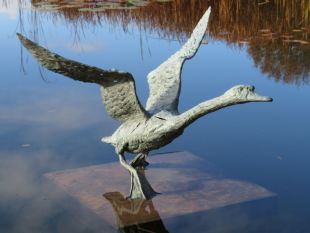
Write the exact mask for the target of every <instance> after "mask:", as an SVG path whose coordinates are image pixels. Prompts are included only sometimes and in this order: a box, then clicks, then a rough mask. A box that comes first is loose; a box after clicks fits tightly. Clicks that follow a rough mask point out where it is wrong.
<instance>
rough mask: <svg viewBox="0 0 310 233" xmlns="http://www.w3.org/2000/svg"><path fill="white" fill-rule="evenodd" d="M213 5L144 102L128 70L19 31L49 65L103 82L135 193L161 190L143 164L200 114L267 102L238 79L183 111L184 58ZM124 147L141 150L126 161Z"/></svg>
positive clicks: (158, 73) (155, 74)
mask: <svg viewBox="0 0 310 233" xmlns="http://www.w3.org/2000/svg"><path fill="white" fill-rule="evenodd" d="M210 13H211V8H209V9H208V10H207V11H206V12H205V14H204V15H203V16H202V18H201V19H200V21H199V22H198V24H197V26H196V27H195V29H194V30H193V33H192V35H191V36H190V38H189V39H188V41H187V42H186V43H185V44H184V45H183V47H182V48H181V49H180V50H179V51H177V52H176V53H175V54H173V55H172V56H171V57H170V58H169V59H168V60H166V61H165V62H163V63H162V64H161V65H160V66H159V67H158V68H156V69H155V70H153V71H151V72H150V73H149V74H148V76H147V80H148V84H149V88H150V95H149V98H148V100H147V103H146V107H145V108H144V107H143V106H142V105H141V103H140V101H139V99H138V98H137V95H136V90H135V82H134V79H133V77H132V75H131V74H130V73H128V72H121V71H117V70H102V69H99V68H97V67H93V66H88V65H85V64H82V63H79V62H76V61H72V60H69V59H66V58H63V57H61V56H59V55H57V54H55V53H52V52H50V51H49V50H47V49H45V48H43V47H41V46H39V45H37V44H36V43H34V42H32V41H30V40H28V39H27V38H25V37H24V36H22V35H20V34H18V37H19V39H20V41H21V43H22V44H23V45H24V47H25V48H27V49H28V51H29V52H30V53H31V54H32V55H33V56H34V57H35V58H36V59H37V60H38V62H39V63H41V64H42V65H43V66H44V67H46V68H47V69H49V70H51V71H54V72H56V73H59V74H62V75H64V76H67V77H70V78H72V79H74V80H79V81H82V82H89V83H96V84H99V85H100V88H101V95H102V99H103V103H104V105H105V107H106V110H107V113H108V114H109V115H110V116H111V117H112V118H114V119H116V120H118V121H120V122H121V125H120V126H119V128H118V129H117V130H116V131H115V132H114V133H113V135H112V136H110V137H104V138H102V141H103V142H106V143H110V144H112V145H113V146H114V147H115V151H116V153H117V155H118V156H119V161H120V163H121V165H122V166H123V167H124V168H125V169H127V170H128V171H129V172H130V174H131V191H130V195H129V198H131V199H150V198H152V197H153V196H155V195H156V194H157V193H156V192H155V191H154V190H153V189H152V187H151V185H150V184H149V183H148V182H147V180H146V178H145V176H144V175H143V174H144V173H143V172H140V171H139V167H144V166H145V165H146V164H147V162H146V158H147V155H148V153H149V152H150V151H152V150H155V149H158V148H160V147H162V146H165V145H167V144H168V143H170V142H171V141H173V140H174V139H175V138H176V137H178V136H179V135H181V134H182V133H183V130H184V129H185V128H186V127H187V126H188V125H190V124H191V123H193V122H194V121H195V120H197V119H198V118H200V117H202V116H204V115H206V114H208V113H211V112H214V111H217V110H219V109H222V108H225V107H228V106H231V105H236V104H243V103H248V102H268V101H272V99H271V98H270V97H264V96H260V95H258V94H256V93H255V92H254V87H253V86H244V85H238V86H235V87H233V88H231V89H229V90H228V91H226V92H225V93H224V94H223V95H221V96H219V97H216V98H214V99H211V100H208V101H205V102H202V103H200V104H198V105H197V106H195V107H193V108H191V109H189V110H188V111H185V112H184V113H181V114H180V113H179V111H178V102H179V95H180V86H181V80H180V75H181V71H182V67H183V64H184V62H185V61H186V60H188V59H190V58H192V57H193V56H194V55H195V53H196V52H197V50H198V48H199V46H200V44H201V41H202V40H203V37H204V35H205V31H206V29H207V25H208V20H209V16H210ZM125 152H129V153H133V154H137V155H136V157H135V158H134V159H133V160H132V162H130V163H128V162H127V161H126V158H125V156H124V153H125Z"/></svg>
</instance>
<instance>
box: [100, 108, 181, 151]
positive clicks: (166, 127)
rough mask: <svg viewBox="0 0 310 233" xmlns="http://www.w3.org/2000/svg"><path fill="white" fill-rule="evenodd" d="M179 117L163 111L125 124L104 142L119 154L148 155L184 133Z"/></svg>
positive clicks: (105, 138)
mask: <svg viewBox="0 0 310 233" xmlns="http://www.w3.org/2000/svg"><path fill="white" fill-rule="evenodd" d="M178 123H180V122H178V119H177V116H175V115H172V114H170V113H168V112H165V111H161V112H159V113H157V114H155V115H153V116H151V117H149V118H144V119H136V120H135V121H133V122H130V121H128V122H125V123H123V124H122V125H121V126H120V127H119V128H118V129H117V130H116V131H115V132H114V133H113V134H112V136H110V137H104V138H102V141H103V142H106V143H110V144H112V145H113V146H114V147H115V148H116V151H117V152H121V151H124V152H129V153H133V154H139V153H148V152H149V151H151V150H155V149H158V148H160V147H163V146H165V145H167V144H169V143H170V142H171V141H173V140H174V139H175V138H177V137H178V136H180V135H181V134H182V133H183V127H182V125H181V124H178Z"/></svg>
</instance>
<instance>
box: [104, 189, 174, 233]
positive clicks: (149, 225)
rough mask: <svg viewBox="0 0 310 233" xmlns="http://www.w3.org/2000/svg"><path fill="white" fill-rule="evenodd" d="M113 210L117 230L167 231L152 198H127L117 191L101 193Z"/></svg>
mask: <svg viewBox="0 0 310 233" xmlns="http://www.w3.org/2000/svg"><path fill="white" fill-rule="evenodd" d="M103 196H104V197H105V199H107V200H108V201H109V202H110V204H111V205H112V208H113V210H114V212H115V215H116V219H117V225H118V229H119V232H121V233H130V232H132V233H138V232H156V233H168V231H167V229H166V227H165V225H164V223H163V222H162V220H161V218H160V215H159V213H158V211H157V210H156V209H155V207H154V204H153V202H152V200H141V199H139V200H128V199H127V198H125V197H124V196H123V195H122V194H121V193H119V192H110V193H105V194H103Z"/></svg>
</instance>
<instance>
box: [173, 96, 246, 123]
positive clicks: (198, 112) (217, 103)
mask: <svg viewBox="0 0 310 233" xmlns="http://www.w3.org/2000/svg"><path fill="white" fill-rule="evenodd" d="M241 103H244V101H238V100H236V99H232V98H229V97H226V96H219V97H216V98H214V99H212V100H208V101H205V102H202V103H200V104H198V105H196V106H195V107H193V108H191V109H189V110H188V111H186V112H184V113H182V114H180V115H179V116H177V118H178V122H179V124H180V125H179V126H180V127H183V128H185V127H186V126H188V125H190V124H191V123H193V122H194V121H195V120H197V119H198V118H200V117H202V116H204V115H206V114H208V113H211V112H215V111H217V110H219V109H222V108H225V107H228V106H231V105H235V104H241Z"/></svg>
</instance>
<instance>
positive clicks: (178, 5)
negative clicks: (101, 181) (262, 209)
mask: <svg viewBox="0 0 310 233" xmlns="http://www.w3.org/2000/svg"><path fill="white" fill-rule="evenodd" d="M107 2H108V1H70V3H68V2H67V1H40V0H36V1H34V0H33V1H27V0H24V1H23V0H12V1H6V0H2V1H1V3H0V41H1V43H0V51H1V53H0V64H1V74H0V77H1V85H0V232H5V233H11V232H45V233H46V232H115V230H112V229H110V228H109V226H107V225H106V224H105V223H104V222H102V221H98V220H96V219H95V218H93V217H92V216H91V215H89V214H88V212H87V211H84V209H83V208H82V207H79V206H78V204H77V203H76V202H75V201H74V200H72V198H70V197H68V196H67V195H64V194H63V193H62V192H61V191H59V190H57V189H56V188H55V187H54V186H53V185H51V184H49V183H48V182H47V181H46V180H45V179H43V178H42V176H43V174H45V173H48V172H53V171H58V170H65V169H70V168H78V167H84V166H89V165H95V164H102V163H108V162H112V161H117V160H118V158H117V156H116V155H115V152H114V148H113V147H112V146H110V145H108V144H103V143H102V142H101V141H100V139H101V138H102V137H103V136H109V135H111V134H112V133H113V132H114V130H115V129H116V128H117V127H118V125H119V123H118V122H117V121H115V120H113V119H112V118H110V117H109V116H108V115H107V113H106V111H105V108H104V107H103V105H102V103H101V97H100V91H99V88H98V86H96V85H94V84H85V83H81V82H75V81H72V80H71V79H68V78H64V76H61V75H59V74H55V73H52V72H50V71H48V70H46V69H44V68H42V67H40V65H39V64H38V63H37V61H36V60H35V59H34V58H33V57H32V56H31V55H30V54H29V53H28V52H27V50H26V49H24V48H23V47H22V45H21V43H20V42H19V40H18V39H17V37H16V33H17V32H19V33H22V34H23V35H25V36H27V37H28V38H30V39H32V40H34V41H36V42H37V43H39V44H40V45H42V46H44V47H46V48H48V49H49V50H51V51H53V52H55V53H58V54H61V55H62V56H64V57H67V58H70V59H72V60H76V61H79V62H83V63H86V64H90V65H93V66H97V67H101V68H106V69H111V68H116V69H120V70H125V71H128V72H130V73H131V74H132V75H133V77H134V79H135V83H136V89H137V94H138V97H139V99H140V101H141V103H143V104H144V103H146V100H147V98H148V94H149V89H148V84H147V79H146V76H147V74H148V73H149V72H150V71H151V70H153V69H154V68H156V67H157V66H158V65H159V64H161V63H162V62H163V61H165V60H166V59H167V58H168V57H169V56H170V55H171V54H173V53H174V52H175V51H177V50H178V49H179V48H180V47H181V45H182V44H183V43H184V42H185V41H186V39H187V38H188V37H189V35H190V33H191V31H192V29H193V28H194V27H195V25H196V23H197V22H198V20H199V19H200V17H201V16H202V14H203V13H204V12H205V10H206V9H207V8H208V6H209V5H211V6H212V13H211V18H210V22H209V29H208V31H207V33H206V36H205V39H204V43H203V44H202V45H201V47H200V49H199V51H198V53H197V54H196V56H195V57H194V58H193V59H191V60H189V61H187V62H186V63H185V65H184V68H183V71H182V90H181V94H180V103H179V108H180V112H184V111H185V110H187V109H189V108H191V107H192V106H195V105H196V104H198V103H200V102H202V101H204V100H207V99H211V98H213V97H216V96H218V95H221V94H222V93H224V92H225V91H226V90H228V89H229V88H230V87H232V86H234V85H237V84H250V85H254V86H255V87H256V90H257V92H258V93H260V94H263V95H269V96H271V97H273V99H274V101H273V102H272V103H250V104H246V105H238V106H234V107H231V108H227V109H224V110H221V111H218V112H216V113H212V114H210V115H207V116H206V117H203V118H201V119H199V120H198V121H196V122H195V123H193V124H192V125H190V127H188V128H187V129H186V130H185V132H184V133H183V135H181V136H180V137H178V138H177V139H176V140H175V141H173V142H172V143H171V144H169V145H167V146H165V147H163V148H161V149H159V150H156V151H153V152H152V154H156V153H164V152H172V151H189V152H191V153H192V154H195V155H197V156H199V157H201V158H203V159H205V160H207V161H209V162H211V163H213V164H214V165H215V166H217V167H220V168H221V169H222V171H223V173H225V175H227V176H229V177H233V178H236V179H241V180H246V181H249V182H253V183H256V184H259V185H261V186H263V187H266V188H267V189H269V190H271V191H272V192H274V193H276V194H277V207H276V211H275V213H274V214H272V215H270V216H266V217H264V218H260V219H255V220H252V219H251V220H250V219H246V218H243V219H242V221H243V222H242V224H240V223H238V224H237V223H236V225H238V228H236V227H234V224H232V225H229V226H226V227H223V225H225V222H221V220H222V219H221V218H220V217H219V218H218V219H217V224H218V226H219V227H218V228H216V227H215V228H214V229H212V230H208V231H207V230H206V231H204V230H200V231H201V232H219V231H220V232H260V233H261V232H287V233H293V232H296V233H297V232H298V233H308V232H310V221H309V220H310V200H309V196H310V186H309V183H310V169H309V167H310V146H309V140H310V122H309V119H310V108H309V102H310V91H309V90H310V87H309V78H310V73H309V72H310V18H309V17H310V3H309V1H307V0H301V1H297V0H296V1H295V0H294V1H289V3H288V2H284V1H277V0H271V1H266V2H264V1H263V0H262V1H246V0H238V1H226V0H225V1H224V0H220V1H204V0H173V1H158V2H156V1H150V2H148V1H130V3H126V4H125V3H122V1H109V3H107ZM128 2H129V1H128ZM120 169H121V168H120ZM193 224H194V222H193ZM180 226H182V229H183V230H184V228H185V229H188V230H187V232H193V229H194V228H192V227H193V226H184V225H182V224H181V223H180ZM220 226H221V227H220ZM241 226H242V227H241ZM161 229H162V226H161V225H160V226H159V228H158V232H164V231H163V230H161ZM125 230H126V229H125ZM167 230H168V231H169V232H179V230H178V229H177V228H176V229H167ZM124 232H126V231H124ZM127 232H145V231H143V230H141V229H140V230H137V229H136V230H135V231H134V230H132V229H131V231H130V229H129V230H127ZM155 232H156V227H155Z"/></svg>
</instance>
